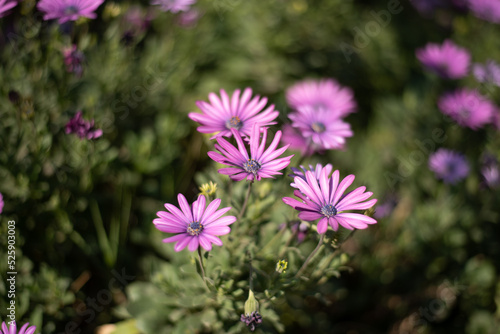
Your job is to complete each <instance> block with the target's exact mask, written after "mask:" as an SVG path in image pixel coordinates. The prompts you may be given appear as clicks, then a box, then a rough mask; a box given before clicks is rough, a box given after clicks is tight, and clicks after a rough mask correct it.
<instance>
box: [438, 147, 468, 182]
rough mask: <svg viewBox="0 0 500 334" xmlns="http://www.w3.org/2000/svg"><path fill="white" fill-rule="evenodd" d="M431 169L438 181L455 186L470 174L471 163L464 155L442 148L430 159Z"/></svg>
mask: <svg viewBox="0 0 500 334" xmlns="http://www.w3.org/2000/svg"><path fill="white" fill-rule="evenodd" d="M429 169H430V170H431V171H433V172H434V173H435V174H436V177H437V178H438V179H442V180H443V181H444V182H445V183H450V184H455V183H457V182H458V181H460V180H462V179H464V178H465V177H466V176H467V175H468V174H469V163H468V162H467V160H466V159H465V157H464V156H463V155H462V154H460V153H458V152H455V151H452V150H447V149H444V148H440V149H439V150H437V151H436V152H435V153H433V154H431V156H430V157H429Z"/></svg>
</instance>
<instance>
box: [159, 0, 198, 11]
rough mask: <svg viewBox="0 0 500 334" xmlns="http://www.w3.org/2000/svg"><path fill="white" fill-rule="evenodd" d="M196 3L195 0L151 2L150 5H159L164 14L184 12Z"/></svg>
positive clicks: (160, 0)
mask: <svg viewBox="0 0 500 334" xmlns="http://www.w3.org/2000/svg"><path fill="white" fill-rule="evenodd" d="M194 3H196V0H153V1H152V2H151V4H152V5H159V6H160V9H161V10H162V11H164V12H172V13H178V12H185V11H187V10H189V7H190V6H191V5H193V4H194Z"/></svg>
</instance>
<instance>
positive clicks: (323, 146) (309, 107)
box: [283, 79, 356, 155]
mask: <svg viewBox="0 0 500 334" xmlns="http://www.w3.org/2000/svg"><path fill="white" fill-rule="evenodd" d="M286 99H287V102H288V104H289V105H290V106H291V107H292V109H293V110H294V111H293V112H292V113H290V114H289V115H288V117H289V118H290V120H291V121H292V123H291V125H287V126H285V127H284V129H283V132H284V135H283V142H284V143H285V144H289V145H290V148H291V149H295V150H300V151H301V152H302V154H303V155H311V154H313V153H315V152H322V151H325V150H334V149H343V148H344V146H345V143H346V138H348V137H352V136H353V132H352V130H351V126H350V125H349V123H346V122H345V121H344V120H343V118H344V117H346V116H347V115H349V114H350V113H352V112H354V111H355V109H356V101H355V100H354V97H353V93H352V91H351V89H349V88H347V87H342V86H341V85H340V84H338V83H337V82H336V81H335V80H333V79H324V80H318V81H314V80H306V81H302V82H299V83H297V84H295V85H293V86H292V87H290V88H289V89H288V90H287V92H286Z"/></svg>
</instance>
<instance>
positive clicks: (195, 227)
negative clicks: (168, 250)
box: [187, 222, 203, 235]
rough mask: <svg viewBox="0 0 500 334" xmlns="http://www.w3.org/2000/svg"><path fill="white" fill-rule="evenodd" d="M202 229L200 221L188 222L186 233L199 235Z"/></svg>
mask: <svg viewBox="0 0 500 334" xmlns="http://www.w3.org/2000/svg"><path fill="white" fill-rule="evenodd" d="M201 231H203V225H201V223H200V222H192V223H189V225H188V228H187V233H188V234H189V235H199V234H200V233H201Z"/></svg>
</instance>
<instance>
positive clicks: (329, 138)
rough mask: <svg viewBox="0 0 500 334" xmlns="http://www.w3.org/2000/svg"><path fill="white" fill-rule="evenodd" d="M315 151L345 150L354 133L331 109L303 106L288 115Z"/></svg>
mask: <svg viewBox="0 0 500 334" xmlns="http://www.w3.org/2000/svg"><path fill="white" fill-rule="evenodd" d="M288 117H289V118H290V119H291V120H292V126H293V127H295V128H297V129H299V130H300V132H301V133H302V136H303V137H304V138H306V141H307V142H308V144H309V146H311V147H312V149H313V150H314V151H319V150H335V149H337V150H338V149H343V148H344V146H345V142H346V138H347V137H352V136H353V132H352V130H351V126H350V125H349V123H346V122H344V121H343V120H342V119H341V118H339V116H338V115H337V114H335V113H333V112H331V111H330V110H329V109H325V108H323V107H321V108H318V109H316V108H313V107H311V106H303V107H300V108H299V109H298V111H297V112H293V113H291V114H289V115H288Z"/></svg>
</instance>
